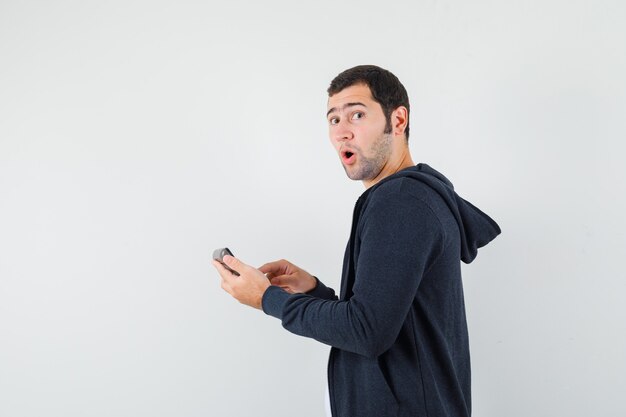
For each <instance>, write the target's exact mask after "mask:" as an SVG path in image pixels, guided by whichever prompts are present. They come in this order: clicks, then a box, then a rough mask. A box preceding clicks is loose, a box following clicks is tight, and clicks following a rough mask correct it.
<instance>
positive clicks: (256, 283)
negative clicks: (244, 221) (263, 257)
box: [213, 255, 271, 309]
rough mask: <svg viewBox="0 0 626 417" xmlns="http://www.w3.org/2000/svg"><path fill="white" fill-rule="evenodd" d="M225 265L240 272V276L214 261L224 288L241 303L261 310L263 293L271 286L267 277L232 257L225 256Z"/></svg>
mask: <svg viewBox="0 0 626 417" xmlns="http://www.w3.org/2000/svg"><path fill="white" fill-rule="evenodd" d="M224 263H225V264H226V265H228V266H229V267H230V268H231V269H233V270H235V271H237V272H239V276H237V275H235V274H233V273H232V272H230V271H229V270H228V269H226V268H224V265H222V264H221V263H219V262H218V261H215V260H214V261H213V266H214V267H215V269H217V272H219V274H220V276H221V277H222V288H223V289H224V290H225V291H226V292H227V293H229V294H230V295H232V296H233V297H234V298H235V299H237V301H239V302H240V303H242V304H245V305H249V306H250V307H254V308H258V309H261V301H262V299H263V293H264V292H265V290H266V289H267V287H269V286H270V285H271V284H270V282H269V281H268V279H267V277H266V276H265V275H263V273H262V272H261V271H259V270H258V269H255V268H253V267H251V266H249V265H246V264H244V263H243V262H241V261H240V260H239V259H237V258H235V257H233V256H230V255H226V256H224Z"/></svg>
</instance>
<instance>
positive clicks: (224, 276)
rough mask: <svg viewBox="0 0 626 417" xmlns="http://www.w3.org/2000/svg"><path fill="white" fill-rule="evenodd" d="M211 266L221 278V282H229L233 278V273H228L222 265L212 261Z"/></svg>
mask: <svg viewBox="0 0 626 417" xmlns="http://www.w3.org/2000/svg"><path fill="white" fill-rule="evenodd" d="M213 266H214V267H215V268H216V269H217V272H218V273H219V274H220V276H221V277H222V280H224V281H226V282H229V281H230V280H231V279H233V278H234V277H235V275H233V273H232V272H230V271H229V270H228V269H226V268H224V265H222V264H221V263H220V262H218V261H216V260H213Z"/></svg>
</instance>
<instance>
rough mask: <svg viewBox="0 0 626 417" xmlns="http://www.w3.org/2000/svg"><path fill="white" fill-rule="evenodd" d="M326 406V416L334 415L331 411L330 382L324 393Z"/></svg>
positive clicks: (331, 416)
mask: <svg viewBox="0 0 626 417" xmlns="http://www.w3.org/2000/svg"><path fill="white" fill-rule="evenodd" d="M324 403H325V404H324V408H325V409H326V417H333V414H332V412H331V411H330V394H329V393H328V384H326V393H325V395H324Z"/></svg>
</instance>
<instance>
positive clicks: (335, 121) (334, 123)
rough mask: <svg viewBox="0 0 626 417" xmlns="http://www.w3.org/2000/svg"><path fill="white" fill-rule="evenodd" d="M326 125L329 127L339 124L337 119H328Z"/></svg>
mask: <svg viewBox="0 0 626 417" xmlns="http://www.w3.org/2000/svg"><path fill="white" fill-rule="evenodd" d="M328 123H329V124H331V125H336V124H337V123H339V118H338V117H331V118H330V119H328Z"/></svg>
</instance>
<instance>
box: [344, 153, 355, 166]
mask: <svg viewBox="0 0 626 417" xmlns="http://www.w3.org/2000/svg"><path fill="white" fill-rule="evenodd" d="M341 159H342V160H343V162H344V163H346V164H352V163H354V161H355V159H356V154H355V153H354V152H351V151H342V152H341Z"/></svg>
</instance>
